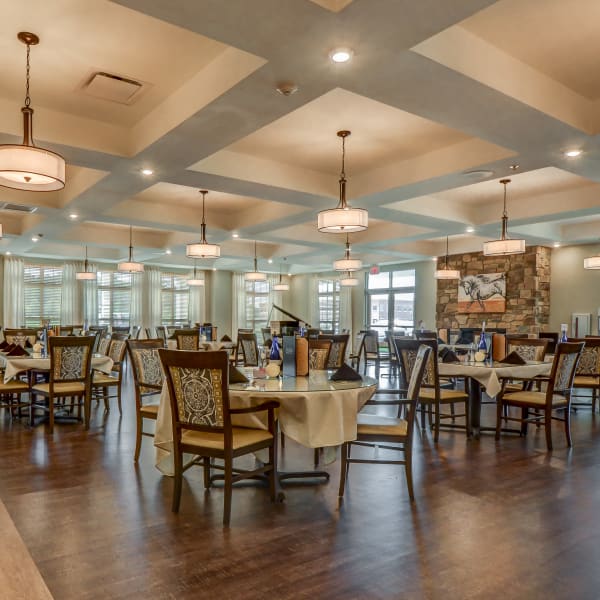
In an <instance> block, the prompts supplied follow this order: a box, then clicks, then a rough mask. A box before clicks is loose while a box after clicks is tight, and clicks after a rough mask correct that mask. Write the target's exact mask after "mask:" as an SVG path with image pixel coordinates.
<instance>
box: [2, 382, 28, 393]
mask: <svg viewBox="0 0 600 600" xmlns="http://www.w3.org/2000/svg"><path fill="white" fill-rule="evenodd" d="M27 390H29V386H28V385H27V384H26V383H25V382H24V381H19V380H13V381H9V382H8V383H0V394H10V393H11V392H17V393H18V392H26V391H27Z"/></svg>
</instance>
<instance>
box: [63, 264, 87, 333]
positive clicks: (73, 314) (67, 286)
mask: <svg viewBox="0 0 600 600" xmlns="http://www.w3.org/2000/svg"><path fill="white" fill-rule="evenodd" d="M79 269H82V270H83V265H80V264H75V263H65V264H64V265H63V276H62V289H61V296H60V322H61V325H77V324H79V323H81V321H80V319H81V311H80V308H79V289H78V287H77V279H76V278H75V273H77V271H78V270H79Z"/></svg>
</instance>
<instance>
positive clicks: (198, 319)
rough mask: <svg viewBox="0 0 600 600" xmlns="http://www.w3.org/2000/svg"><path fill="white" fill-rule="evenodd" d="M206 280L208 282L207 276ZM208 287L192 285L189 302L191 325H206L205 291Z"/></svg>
mask: <svg viewBox="0 0 600 600" xmlns="http://www.w3.org/2000/svg"><path fill="white" fill-rule="evenodd" d="M191 275H192V274H191V273H190V276H191ZM204 280H205V281H206V276H204ZM205 289H206V287H205V286H204V285H191V286H190V292H189V301H188V318H189V320H190V325H192V326H193V325H194V323H200V325H202V323H204V322H205V321H206V308H205V307H206V304H205V291H204V290H205Z"/></svg>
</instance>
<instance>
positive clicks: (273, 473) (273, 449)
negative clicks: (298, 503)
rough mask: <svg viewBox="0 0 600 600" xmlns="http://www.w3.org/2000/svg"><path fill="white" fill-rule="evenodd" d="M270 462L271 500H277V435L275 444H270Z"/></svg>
mask: <svg viewBox="0 0 600 600" xmlns="http://www.w3.org/2000/svg"><path fill="white" fill-rule="evenodd" d="M269 463H270V464H271V470H270V471H269V495H270V497H271V502H275V500H277V436H276V435H275V436H274V437H273V445H272V446H269Z"/></svg>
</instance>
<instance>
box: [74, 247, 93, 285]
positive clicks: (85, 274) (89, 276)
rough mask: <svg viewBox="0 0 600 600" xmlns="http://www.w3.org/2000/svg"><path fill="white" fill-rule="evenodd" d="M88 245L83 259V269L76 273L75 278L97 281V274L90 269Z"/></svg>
mask: <svg viewBox="0 0 600 600" xmlns="http://www.w3.org/2000/svg"><path fill="white" fill-rule="evenodd" d="M88 268H89V263H88V253H87V246H86V247H85V260H84V261H83V271H78V272H77V273H75V279H78V280H79V281H95V280H96V278H97V276H96V273H95V272H94V271H89V270H88Z"/></svg>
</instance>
